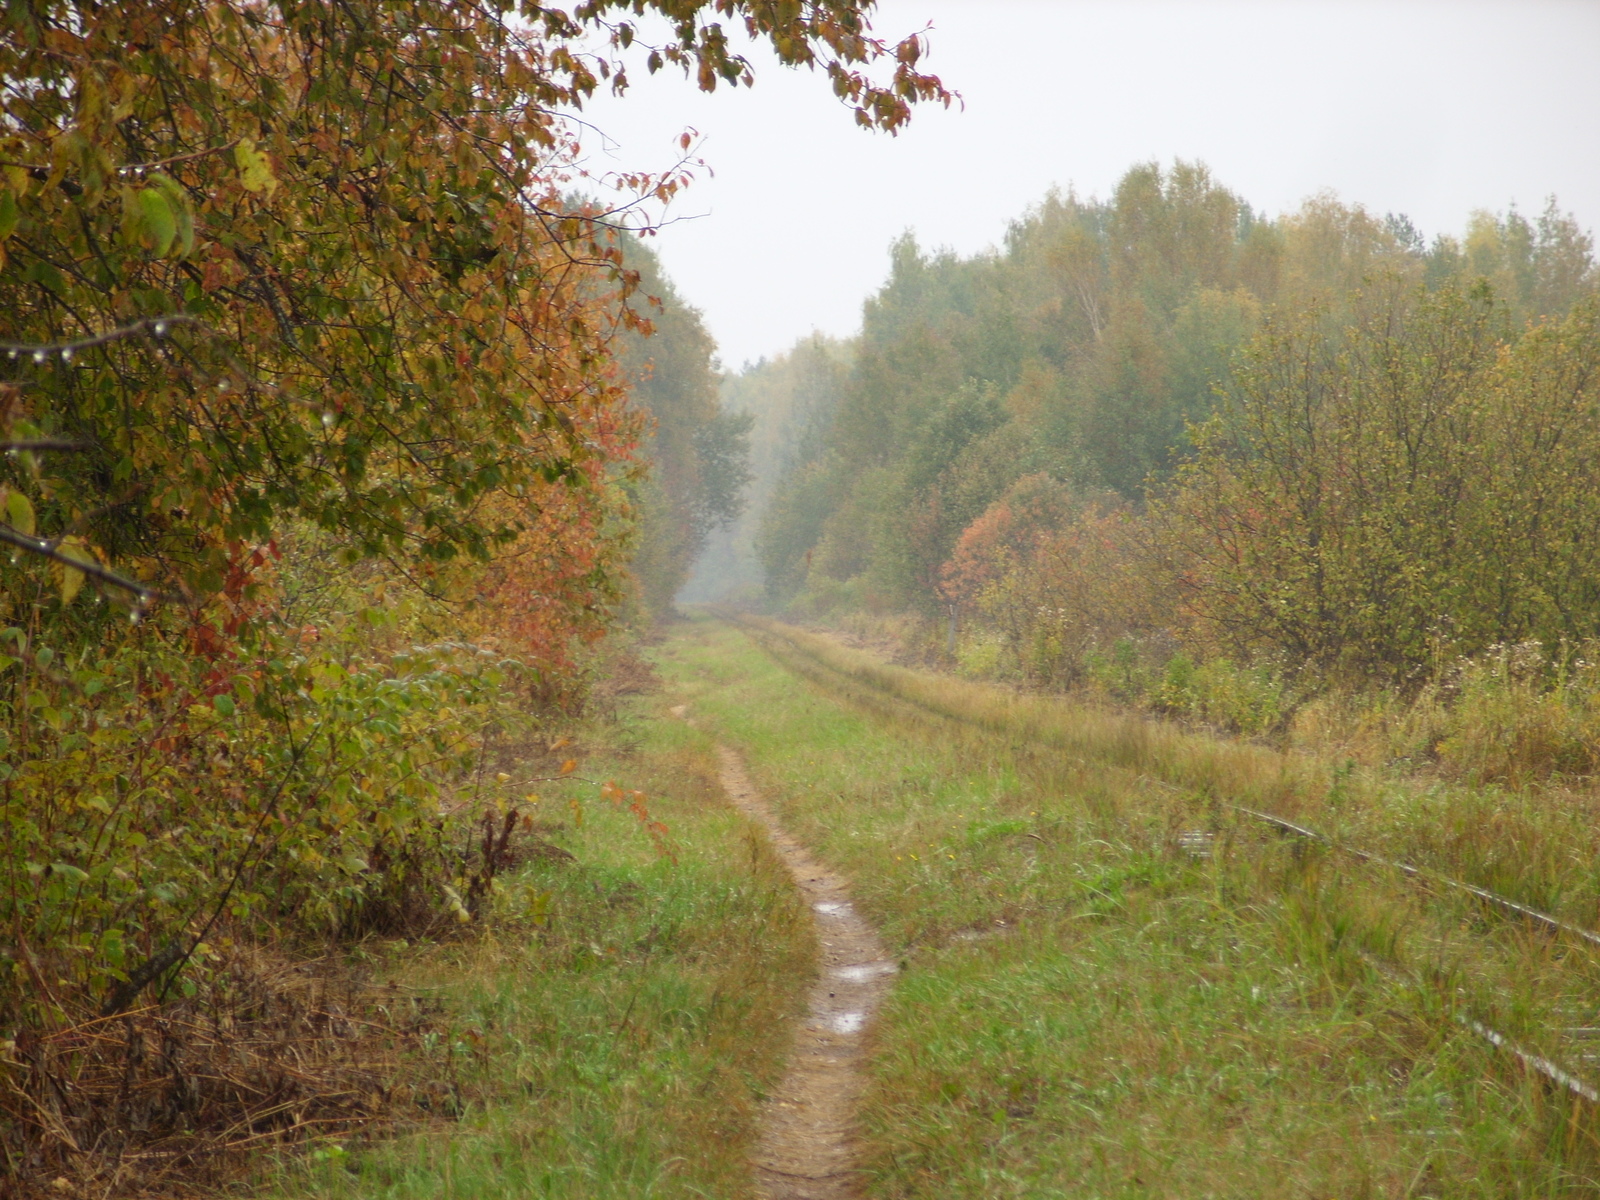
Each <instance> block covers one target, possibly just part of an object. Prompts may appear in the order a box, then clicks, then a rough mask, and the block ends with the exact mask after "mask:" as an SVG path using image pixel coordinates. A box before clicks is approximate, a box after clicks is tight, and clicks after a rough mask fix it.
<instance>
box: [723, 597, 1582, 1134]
mask: <svg viewBox="0 0 1600 1200" xmlns="http://www.w3.org/2000/svg"><path fill="white" fill-rule="evenodd" d="M724 615H725V616H727V617H731V618H732V619H733V620H734V621H735V622H736V623H738V624H740V625H744V626H746V627H747V628H754V629H756V630H757V631H759V632H761V633H765V634H768V635H775V636H777V637H780V638H782V639H783V641H785V642H786V643H788V645H789V646H790V647H791V648H792V649H793V650H794V651H796V652H797V653H799V654H800V655H801V656H802V657H804V658H807V659H809V660H811V661H812V662H813V663H815V664H816V665H817V666H819V667H821V668H823V669H824V670H826V671H829V672H830V673H833V674H836V675H841V676H843V677H844V678H846V679H849V680H851V681H852V682H855V683H858V684H862V683H864V684H866V685H867V686H868V687H871V688H872V689H873V690H875V691H878V692H882V693H883V694H885V695H887V696H889V697H891V698H893V699H895V700H897V701H899V702H901V703H905V704H910V706H911V707H913V708H919V709H923V710H924V711H927V712H930V713H932V714H933V715H936V716H939V717H943V718H944V719H946V720H953V721H956V722H958V723H960V724H964V725H974V726H976V727H978V728H983V726H982V724H981V723H980V722H975V721H972V720H970V719H969V718H966V717H963V716H962V715H960V714H959V713H954V712H950V711H948V710H943V709H939V708H933V707H931V706H929V705H928V704H926V703H923V702H918V701H914V700H910V699H909V698H907V697H903V696H899V695H896V694H895V692H894V690H893V689H892V688H889V687H887V686H885V685H884V684H882V683H881V682H879V681H878V680H875V679H873V678H871V677H870V676H868V677H866V678H862V677H860V676H857V675H854V674H852V673H848V672H845V671H842V670H840V669H839V668H837V667H834V666H832V665H831V664H829V663H827V662H824V661H823V660H822V659H820V658H819V657H817V656H816V655H815V654H813V653H810V652H808V651H807V650H806V649H805V647H803V646H801V645H800V644H799V643H797V642H796V641H794V640H793V639H791V638H789V637H785V636H784V635H783V634H782V632H780V630H778V629H774V628H771V627H770V626H771V625H778V624H779V623H778V622H775V621H774V622H770V625H769V624H768V623H762V624H756V623H755V622H752V621H749V620H747V619H744V618H743V617H742V615H739V614H732V613H728V614H724ZM1140 778H1141V779H1143V780H1145V781H1146V782H1149V783H1153V784H1155V785H1157V786H1158V787H1162V788H1168V789H1171V790H1174V791H1177V790H1181V789H1178V788H1176V787H1174V785H1172V784H1170V783H1166V782H1165V781H1163V780H1159V779H1152V778H1151V777H1150V776H1148V775H1141V776H1140ZM1227 807H1228V808H1230V809H1232V810H1233V811H1234V812H1237V813H1239V814H1240V815H1242V816H1246V817H1249V818H1251V819H1253V820H1256V821H1260V822H1262V823H1263V824H1266V825H1270V826H1272V827H1273V828H1275V829H1277V830H1278V831H1279V832H1280V833H1285V834H1289V835H1291V836H1293V837H1298V838H1302V839H1304V840H1306V841H1314V842H1318V843H1320V844H1321V845H1324V846H1326V847H1328V848H1329V849H1331V850H1334V851H1336V852H1338V853H1341V854H1346V855H1349V856H1350V857H1352V858H1354V859H1356V860H1357V861H1359V862H1364V863H1369V864H1371V865H1373V866H1381V867H1387V868H1390V869H1392V870H1395V871H1398V872H1400V873H1401V874H1403V875H1405V876H1407V877H1408V878H1410V879H1414V880H1417V881H1418V882H1425V883H1432V884H1437V885H1439V886H1442V887H1446V888H1450V889H1452V890H1455V891H1460V892H1465V893H1466V894H1468V895H1470V896H1472V897H1474V898H1475V899H1478V900H1481V901H1483V902H1484V903H1486V904H1489V905H1492V906H1494V907H1496V908H1498V909H1500V910H1501V911H1503V912H1507V913H1511V914H1513V915H1515V916H1519V917H1521V918H1523V919H1524V920H1526V921H1528V922H1529V923H1530V924H1533V925H1536V926H1540V927H1542V928H1544V929H1545V930H1547V931H1549V932H1550V933H1553V934H1554V933H1565V934H1569V935H1571V936H1573V937H1576V938H1578V939H1579V940H1581V941H1584V942H1587V943H1589V944H1590V945H1592V946H1596V947H1600V933H1596V932H1595V931H1593V930H1590V929H1585V928H1583V927H1582V926H1579V925H1573V924H1572V923H1571V922H1568V921H1563V920H1561V919H1560V918H1559V917H1555V916H1552V915H1551V914H1549V913H1546V912H1541V911H1539V910H1538V909H1536V908H1533V907H1531V906H1530V905H1527V904H1523V903H1521V902H1519V901H1516V900H1512V899H1510V898H1509V897H1506V896H1501V895H1499V894H1497V893H1495V892H1492V891H1490V890H1489V889H1488V888H1483V887H1479V886H1477V885H1476V884H1472V883H1466V882H1464V881H1463V880H1459V879H1452V878H1450V877H1449V876H1447V875H1440V874H1438V873H1436V872H1432V871H1426V870H1424V869H1423V868H1421V867H1417V866H1414V865H1413V864H1411V863H1404V862H1398V861H1395V860H1393V859H1389V858H1385V857H1383V856H1382V855H1379V854H1375V853H1373V852H1372V851H1369V850H1363V849H1361V848H1359V847H1356V846H1347V845H1344V844H1343V843H1340V842H1337V841H1335V840H1334V839H1332V838H1330V837H1328V836H1327V835H1326V834H1324V833H1321V832H1319V831H1317V830H1315V829H1311V828H1309V827H1307V826H1305V825H1300V824H1298V823H1296V822H1294V821H1290V820H1288V819H1287V818H1284V817H1280V816H1277V815H1276V814H1274V813H1267V812H1261V811H1260V810H1258V809H1253V808H1248V807H1246V806H1244V805H1242V804H1231V803H1230V804H1228V805H1227ZM1456 1021H1457V1022H1458V1023H1459V1024H1460V1025H1462V1026H1463V1027H1464V1028H1466V1029H1469V1030H1471V1031H1472V1032H1473V1033H1475V1034H1476V1035H1477V1036H1479V1037H1481V1038H1482V1039H1483V1040H1484V1041H1486V1042H1488V1043H1489V1044H1490V1045H1491V1046H1494V1047H1495V1048H1496V1049H1498V1050H1504V1051H1505V1052H1506V1053H1508V1054H1510V1055H1511V1056H1512V1057H1514V1058H1515V1059H1516V1060H1517V1061H1518V1062H1520V1063H1521V1064H1522V1065H1523V1066H1524V1067H1525V1068H1527V1069H1529V1070H1531V1071H1534V1072H1536V1073H1537V1074H1539V1075H1541V1076H1542V1077H1544V1078H1545V1079H1547V1080H1549V1081H1550V1082H1551V1083H1554V1084H1556V1085H1557V1086H1559V1087H1562V1088H1565V1089H1566V1090H1567V1091H1569V1092H1571V1093H1572V1094H1573V1095H1574V1096H1576V1097H1578V1098H1579V1099H1581V1100H1584V1101H1587V1102H1588V1103H1589V1104H1592V1105H1597V1106H1600V1089H1597V1088H1595V1087H1594V1086H1592V1085H1591V1084H1589V1083H1586V1082H1585V1081H1584V1080H1582V1079H1580V1078H1579V1077H1578V1076H1577V1075H1575V1074H1574V1073H1573V1072H1572V1071H1570V1070H1568V1069H1567V1068H1565V1067H1563V1066H1562V1065H1560V1064H1559V1063H1556V1062H1553V1061H1552V1060H1550V1059H1549V1058H1546V1057H1545V1056H1543V1055H1541V1054H1537V1053H1535V1052H1534V1051H1532V1050H1529V1049H1527V1048H1526V1047H1524V1046H1520V1045H1518V1044H1517V1043H1516V1042H1514V1041H1512V1040H1511V1039H1510V1038H1508V1037H1507V1036H1506V1035H1505V1034H1503V1033H1501V1032H1500V1031H1499V1030H1496V1029H1494V1028H1492V1027H1490V1026H1488V1025H1485V1024H1484V1023H1483V1022H1482V1021H1479V1020H1477V1019H1476V1018H1473V1017H1469V1016H1467V1015H1465V1014H1457V1016H1456Z"/></svg>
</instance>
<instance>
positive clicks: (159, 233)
mask: <svg viewBox="0 0 1600 1200" xmlns="http://www.w3.org/2000/svg"><path fill="white" fill-rule="evenodd" d="M139 215H140V216H141V217H143V218H144V228H145V233H146V234H148V235H149V238H150V248H151V250H153V251H154V252H155V255H156V257H157V258H163V257H165V256H166V253H167V251H168V250H170V249H172V242H173V239H174V238H176V237H177V236H178V218H177V217H176V216H174V215H173V212H172V204H171V203H170V202H169V201H168V200H167V198H166V196H165V195H164V194H162V191H161V189H160V188H153V187H147V188H144V189H142V190H141V191H140V192H139Z"/></svg>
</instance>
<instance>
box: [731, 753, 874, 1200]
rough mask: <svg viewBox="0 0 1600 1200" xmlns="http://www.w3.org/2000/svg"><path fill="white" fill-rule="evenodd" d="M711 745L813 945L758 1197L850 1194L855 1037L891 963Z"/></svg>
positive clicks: (772, 1106) (859, 1087) (854, 1171)
mask: <svg viewBox="0 0 1600 1200" xmlns="http://www.w3.org/2000/svg"><path fill="white" fill-rule="evenodd" d="M717 753H718V755H719V756H720V757H721V760H722V771H721V779H722V786H723V789H724V790H725V791H726V792H727V793H728V797H729V799H731V800H732V801H733V803H734V804H735V805H736V806H738V808H739V809H740V810H741V811H743V812H744V813H745V814H746V815H747V816H749V817H750V818H751V819H752V820H754V821H755V822H756V823H757V824H759V825H760V826H761V827H762V828H763V829H765V830H766V832H767V836H768V838H769V839H770V840H771V842H772V845H773V847H774V848H775V849H776V850H777V852H778V856H779V858H780V859H781V860H782V861H783V864H784V866H785V867H786V868H788V871H789V874H790V875H791V876H793V878H794V881H795V883H796V884H797V885H798V886H799V888H800V891H801V892H802V893H803V894H804V896H805V898H806V900H807V902H808V904H809V907H810V910H811V915H812V920H813V921H814V922H815V924H816V928H817V942H818V947H819V951H820V953H819V959H820V961H819V963H818V967H819V968H820V970H819V972H818V978H817V983H816V985H815V986H814V987H813V988H812V989H811V993H810V995H809V997H808V998H807V1011H806V1016H805V1017H804V1018H803V1019H802V1020H801V1022H800V1023H799V1025H798V1028H797V1029H796V1030H795V1037H794V1044H793V1046H792V1048H791V1050H790V1052H789V1067H788V1070H787V1071H786V1072H785V1074H784V1076H783V1080H782V1082H781V1083H779V1084H778V1087H777V1090H776V1091H774V1092H773V1094H772V1095H771V1096H770V1097H768V1099H767V1101H766V1104H765V1105H764V1106H763V1109H762V1121H761V1140H760V1143H759V1145H758V1146H757V1149H756V1154H755V1172H756V1180H757V1185H758V1190H759V1193H760V1194H761V1195H762V1196H763V1197H765V1198H766V1200H854V1198H855V1197H858V1196H860V1195H861V1176H860V1160H859V1150H858V1140H857V1130H856V1114H857V1110H858V1108H859V1106H860V1102H861V1096H862V1094H863V1092H864V1091H865V1090H866V1074H865V1072H864V1070H863V1066H864V1060H865V1053H866V1051H865V1039H866V1036H867V1033H868V1032H869V1031H870V1029H871V1027H872V1022H873V1019H874V1017H875V1016H876V1015H877V1011H878V1008H879V1006H880V1005H881V1004H882V1003H883V999H884V997H885V996H886V995H888V993H889V988H890V987H891V986H892V984H893V982H894V975H895V972H896V969H897V968H896V966H895V963H894V961H893V960H892V959H890V958H889V956H888V954H887V953H886V951H885V950H884V946H883V943H882V942H881V941H880V940H879V939H878V935H877V933H876V932H875V931H874V930H873V928H872V926H871V925H869V924H868V923H867V922H866V921H865V920H863V919H862V918H861V915H860V914H859V913H857V912H856V910H855V906H854V905H852V904H851V902H850V895H849V889H848V887H847V886H846V884H845V881H844V879H843V878H842V877H841V876H839V875H838V874H836V873H835V872H833V871H830V870H828V869H827V868H826V867H824V866H823V865H822V864H821V863H820V862H818V861H817V860H816V859H815V858H814V857H812V855H811V854H810V852H809V851H808V850H807V849H806V847H805V846H804V845H802V844H801V843H800V842H799V841H798V840H797V839H795V838H794V837H793V836H792V835H790V833H789V832H788V830H786V829H785V828H784V827H783V825H782V823H781V822H779V820H778V818H777V816H776V815H775V814H774V813H773V811H772V809H771V807H770V806H769V805H768V804H767V802H766V801H765V800H764V799H763V798H762V797H761V795H760V793H759V792H757V791H756V789H755V786H754V785H753V784H752V783H751V782H750V776H749V774H748V773H747V772H746V770H745V767H744V763H743V761H742V760H741V759H740V758H739V756H738V755H737V754H736V753H734V752H733V751H732V750H730V749H728V748H727V747H726V746H719V747H718V748H717Z"/></svg>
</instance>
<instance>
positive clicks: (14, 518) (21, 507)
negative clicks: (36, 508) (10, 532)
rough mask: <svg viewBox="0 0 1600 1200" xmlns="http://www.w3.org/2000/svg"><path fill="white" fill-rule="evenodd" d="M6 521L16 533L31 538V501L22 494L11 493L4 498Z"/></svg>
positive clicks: (32, 524)
mask: <svg viewBox="0 0 1600 1200" xmlns="http://www.w3.org/2000/svg"><path fill="white" fill-rule="evenodd" d="M6 520H7V521H9V522H10V523H11V528H13V529H15V530H16V531H17V532H18V533H25V534H27V535H28V536H29V537H32V536H33V530H34V521H33V501H32V500H29V499H28V497H27V495H26V494H25V493H23V492H12V493H11V494H10V495H9V496H7V497H6Z"/></svg>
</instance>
